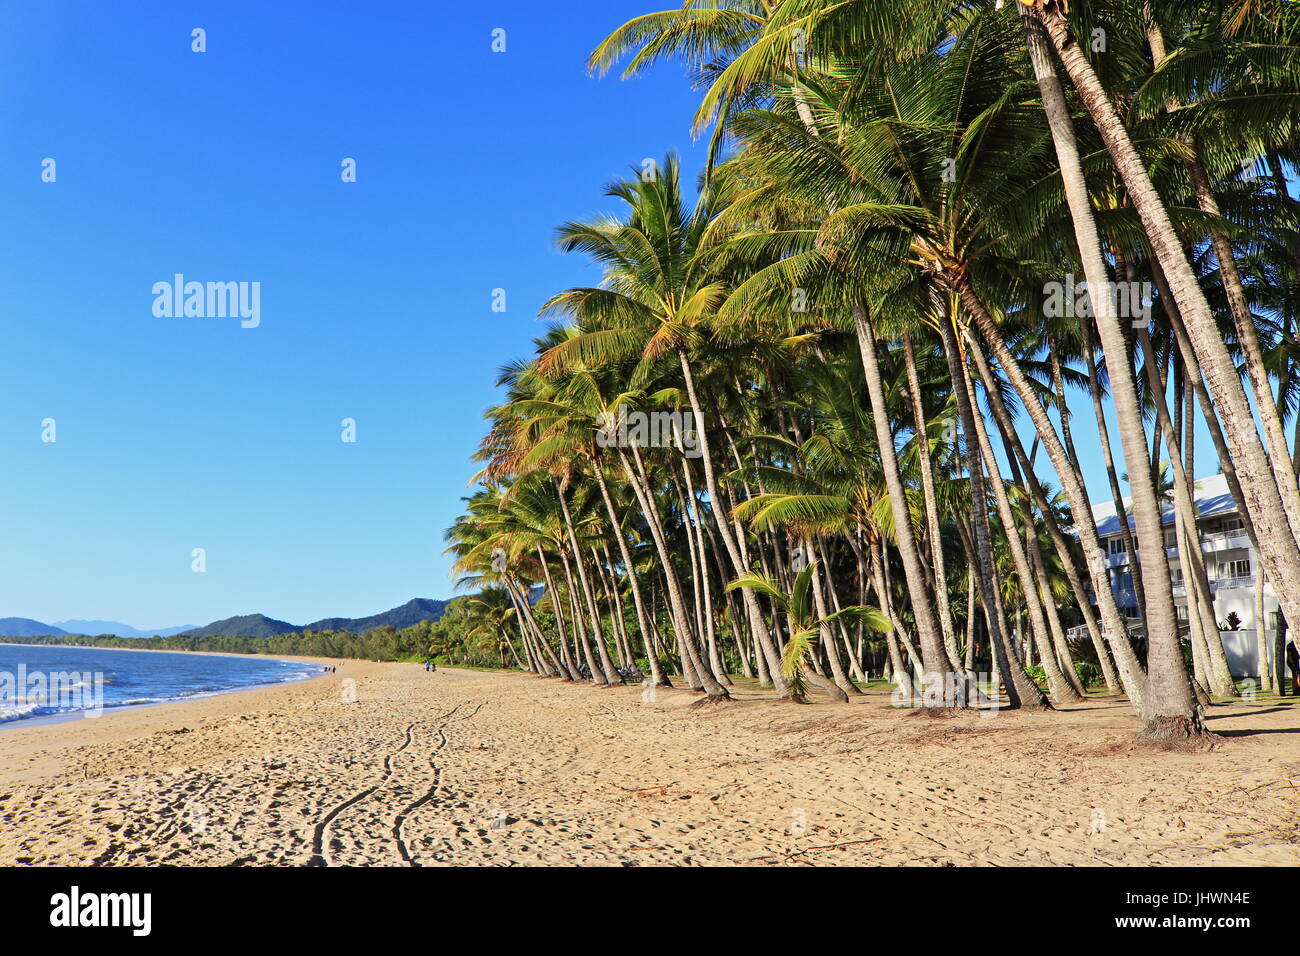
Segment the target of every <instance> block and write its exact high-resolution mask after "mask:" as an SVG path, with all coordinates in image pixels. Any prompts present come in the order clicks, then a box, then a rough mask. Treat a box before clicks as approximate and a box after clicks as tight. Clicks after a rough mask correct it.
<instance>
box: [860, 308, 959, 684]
mask: <svg viewBox="0 0 1300 956" xmlns="http://www.w3.org/2000/svg"><path fill="white" fill-rule="evenodd" d="M853 324H854V329H855V331H856V333H857V339H858V350H859V351H860V352H861V353H862V367H863V373H864V375H865V377H866V381H867V396H868V400H869V402H870V405H871V418H872V422H873V424H874V425H875V431H876V443H877V445H878V446H879V452H880V463H881V467H882V469H883V471H884V473H885V486H886V488H887V489H888V491H889V503H890V508H891V509H892V510H893V513H894V524H895V526H896V527H895V534H896V545H897V547H898V553H899V555H900V557H901V558H902V560H903V574H904V576H905V577H906V578H907V588H908V597H909V598H910V600H911V603H912V616H913V617H914V618H915V620H916V633H917V638H918V640H919V641H920V643H921V663H922V667H923V669H924V675H923V680H924V682H925V686H926V687H927V688H938V689H943V688H946V687H948V686H949V675H950V674H952V673H953V664H952V662H951V661H949V659H948V652H947V649H946V648H945V647H944V644H943V634H942V631H941V630H940V627H939V621H938V618H937V617H936V615H935V611H934V605H933V603H932V602H931V600H930V596H929V594H928V593H927V592H926V580H925V572H924V570H923V569H922V567H921V553H920V550H919V549H918V548H917V544H916V535H915V533H914V532H913V531H912V517H911V515H910V514H909V509H908V505H907V495H906V491H905V490H904V488H903V476H902V473H901V472H900V471H899V468H898V453H897V452H896V451H895V449H894V436H893V434H892V433H891V432H890V430H889V416H888V405H887V403H886V401H885V386H884V382H883V381H882V379H881V376H880V362H879V360H878V358H877V356H876V332H875V328H874V327H873V326H872V323H871V316H870V313H869V312H868V311H867V309H866V307H865V306H864V305H862V304H861V303H859V302H855V303H853ZM947 696H948V695H947V693H946V691H944V692H943V693H940V694H937V695H936V694H935V693H933V692H932V693H930V694H927V695H926V697H927V699H929V700H933V699H935V697H941V698H946V697H947ZM945 703H946V704H947V705H948V706H965V703H966V701H965V695H964V694H963V695H961V700H960V701H945Z"/></svg>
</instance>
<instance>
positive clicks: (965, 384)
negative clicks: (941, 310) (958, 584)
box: [939, 319, 1059, 710]
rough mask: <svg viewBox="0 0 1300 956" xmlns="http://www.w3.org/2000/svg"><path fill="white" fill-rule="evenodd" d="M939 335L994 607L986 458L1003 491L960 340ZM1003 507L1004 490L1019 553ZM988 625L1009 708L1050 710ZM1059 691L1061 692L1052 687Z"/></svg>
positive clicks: (979, 560) (978, 554)
mask: <svg viewBox="0 0 1300 956" xmlns="http://www.w3.org/2000/svg"><path fill="white" fill-rule="evenodd" d="M939 334H940V336H941V337H942V340H943V352H944V358H945V359H946V360H947V363H948V376H949V378H950V379H951V380H952V390H953V397H954V398H955V399H956V401H957V416H958V418H959V419H960V420H961V430H962V434H963V435H964V436H965V438H966V473H967V474H968V475H969V476H970V490H971V523H972V525H973V528H972V532H973V535H974V541H973V542H971V544H972V551H973V555H972V557H973V559H974V561H975V567H976V569H977V576H978V578H979V582H980V592H981V598H982V600H983V602H984V606H985V607H986V608H992V607H994V606H995V604H996V602H997V595H996V590H997V583H996V582H997V571H996V569H995V568H994V566H993V533H992V529H991V527H990V525H989V515H988V494H987V492H986V491H985V488H984V459H985V458H987V460H988V463H989V471H990V472H991V473H993V480H994V482H995V485H994V487H995V488H998V489H1001V484H1000V482H999V478H998V476H997V475H996V469H997V459H996V458H994V457H993V455H992V449H991V448H987V447H986V446H988V435H987V434H986V433H985V431H984V429H983V423H982V422H981V421H979V419H978V418H977V417H976V414H975V403H974V390H973V389H972V387H971V383H970V376H969V375H968V374H967V372H966V363H965V362H964V361H962V358H961V349H960V346H959V344H958V342H957V336H956V335H955V334H954V332H953V330H952V326H951V325H950V324H949V323H948V321H947V319H943V320H941V321H940V322H939ZM1005 503H1006V491H1005V489H1002V490H1001V494H1000V495H999V496H998V508H999V512H1000V513H1001V514H1002V520H1003V524H1004V526H1005V527H1006V530H1007V539H1008V541H1009V542H1010V543H1011V544H1012V546H1013V548H1018V547H1019V545H1018V543H1017V541H1016V526H1015V522H1014V521H1012V520H1011V515H1010V509H1009V508H1008V509H1007V510H1006V511H1005V512H1003V511H1002V509H1003V506H1004V505H1005ZM1020 557H1021V558H1022V559H1023V557H1024V553H1023V551H1021V552H1020ZM1017 567H1019V564H1017ZM1021 581H1022V582H1027V581H1029V578H1028V577H1022V578H1021ZM1026 593H1028V592H1026ZM988 622H989V625H990V627H989V644H990V645H991V647H992V649H993V657H994V660H995V661H996V662H997V668H998V673H999V674H1000V675H1001V677H1002V680H1003V682H1004V683H1005V684H1006V689H1007V700H1008V705H1009V706H1010V707H1011V708H1017V707H1027V708H1030V709H1034V710H1041V709H1045V708H1047V707H1048V706H1049V705H1048V703H1047V699H1046V698H1045V697H1044V696H1043V692H1042V691H1041V690H1040V689H1039V688H1038V685H1037V684H1035V683H1034V682H1033V681H1032V680H1031V679H1030V677H1029V675H1028V674H1026V673H1025V671H1024V668H1022V667H1020V666H1019V663H1018V662H1017V661H1016V656H1015V653H1014V651H1013V650H1012V649H1011V646H1010V635H1009V634H1008V633H1007V632H1006V629H1005V627H1004V626H1003V624H1002V622H1001V621H999V620H997V619H996V618H995V617H993V616H990V617H989V618H988ZM1049 686H1050V685H1049ZM1056 689H1059V687H1058V688H1054V690H1056Z"/></svg>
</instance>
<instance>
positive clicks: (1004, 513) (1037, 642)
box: [961, 362, 1080, 704]
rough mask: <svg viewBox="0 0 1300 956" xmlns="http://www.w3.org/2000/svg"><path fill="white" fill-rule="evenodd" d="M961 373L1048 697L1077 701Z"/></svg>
mask: <svg viewBox="0 0 1300 956" xmlns="http://www.w3.org/2000/svg"><path fill="white" fill-rule="evenodd" d="M961 373H962V383H961V384H962V387H963V388H964V389H965V391H966V395H967V400H968V401H969V402H970V406H971V409H972V416H971V417H972V424H973V425H974V427H975V437H976V439H977V440H978V441H979V448H980V454H981V455H982V456H983V458H984V462H985V464H986V465H987V466H988V470H989V484H990V486H992V488H993V500H994V503H995V504H996V505H997V509H998V517H999V518H1000V519H1001V521H1002V528H1003V531H1004V537H1005V538H1006V540H1007V549H1008V550H1009V551H1010V552H1011V562H1012V564H1013V565H1014V566H1015V569H1016V577H1018V578H1019V579H1020V593H1021V594H1022V595H1024V599H1025V610H1026V611H1027V612H1028V617H1029V633H1030V637H1031V638H1032V640H1033V642H1034V646H1035V647H1036V648H1037V649H1038V656H1039V658H1040V659H1041V660H1042V667H1043V674H1044V675H1045V676H1046V677H1047V689H1048V692H1049V693H1050V694H1051V695H1052V700H1054V701H1055V702H1056V703H1058V704H1059V703H1070V702H1073V701H1077V700H1079V697H1080V695H1079V693H1078V692H1077V691H1076V690H1075V688H1074V687H1073V685H1071V683H1070V682H1069V680H1068V679H1067V678H1066V676H1065V674H1064V673H1062V671H1061V665H1060V664H1059V663H1057V660H1056V655H1055V654H1054V653H1053V650H1052V642H1051V634H1050V632H1049V631H1048V626H1047V619H1046V615H1045V613H1044V611H1043V603H1042V599H1041V597H1040V595H1039V592H1038V581H1037V577H1036V575H1035V574H1034V570H1033V567H1032V565H1031V564H1030V562H1029V556H1028V554H1027V553H1026V550H1025V544H1024V542H1023V541H1021V540H1020V532H1019V529H1018V526H1017V524H1016V516H1015V512H1014V511H1013V510H1012V508H1011V499H1010V497H1009V496H1008V495H1007V488H1006V482H1004V481H1003V480H1002V474H1001V472H999V471H998V466H997V461H998V460H997V457H996V456H995V455H994V453H993V443H992V442H991V441H989V435H988V429H987V428H985V427H984V420H983V417H982V416H977V415H974V414H973V410H974V408H975V385H974V383H973V382H972V381H971V378H970V374H969V369H968V366H967V365H966V364H965V363H964V362H963V363H962V365H961Z"/></svg>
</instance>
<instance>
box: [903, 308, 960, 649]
mask: <svg viewBox="0 0 1300 956" xmlns="http://www.w3.org/2000/svg"><path fill="white" fill-rule="evenodd" d="M903 363H904V365H905V366H906V369H907V392H908V397H909V398H910V399H911V405H912V423H913V428H914V429H915V433H916V451H917V458H918V460H919V461H920V464H921V469H920V470H921V494H922V501H923V502H924V507H925V524H926V537H927V538H928V539H929V545H930V564H931V567H933V568H934V581H935V588H934V594H935V600H936V601H937V602H938V605H939V607H938V613H939V627H940V628H941V629H942V631H943V644H944V647H945V648H946V649H947V651H948V658H949V659H950V660H951V661H952V662H953V666H954V667H955V666H957V664H958V662H959V661H960V660H961V654H960V653H959V652H958V650H957V635H956V633H955V632H954V630H953V624H952V605H951V603H950V602H949V600H948V569H947V567H946V565H945V562H944V559H943V539H942V538H941V537H940V534H939V500H938V498H937V497H936V496H935V493H934V467H933V465H932V463H931V461H930V438H929V435H928V434H927V432H926V427H925V409H924V407H923V406H922V403H921V379H920V376H919V375H918V374H917V370H916V349H915V348H913V346H912V337H911V336H910V335H909V334H907V333H906V332H904V333H903Z"/></svg>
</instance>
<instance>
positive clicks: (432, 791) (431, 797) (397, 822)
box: [393, 701, 487, 866]
mask: <svg viewBox="0 0 1300 956" xmlns="http://www.w3.org/2000/svg"><path fill="white" fill-rule="evenodd" d="M486 703H487V701H480V702H479V705H478V706H477V707H475V708H474V710H473V712H472V713H469V714H466V715H465V717H464V718H463V719H464V720H473V719H474V717H475V716H477V714H478V712H479V711H480V710H482V709H483V705H484V704H486ZM461 706H463V705H457V706H456V707H454V708H452V710H451V712H450V713H447V714H445V715H443V718H442V723H441V724H440V725H439V726H438V745H437V746H436V747H434V748H433V750H432V751H430V752H429V766H430V767H432V768H433V785H432V786H431V787H429V789H428V790H427V791H426V792H425V794H424V796H422V797H420V799H418V800H416V801H415V802H414V803H412V804H410V805H409V806H408V807H407V808H406V809H405V810H403V811H402V812H401V813H399V814H398V815H397V816H396V817H395V818H394V819H393V839H394V840H396V841H397V852H398V853H400V854H401V855H402V860H403V861H405V862H406V863H407V864H408V865H410V866H423V864H421V863H417V862H416V860H415V858H414V857H413V856H411V853H410V850H409V849H408V848H407V846H406V840H405V839H404V838H403V837H402V825H403V824H405V823H406V819H407V817H409V816H410V815H411V814H412V813H414V812H415V811H416V810H419V809H420V808H421V807H423V806H424V805H426V804H428V803H431V802H433V801H435V800H437V799H439V798H438V790H439V789H441V787H442V768H441V767H439V766H438V762H437V760H436V759H435V758H436V757H437V756H438V753H439V752H440V751H441V750H442V749H443V748H444V747H446V746H447V725H448V724H450V723H451V717H452V714H455V713H456V711H458V710H460V708H461Z"/></svg>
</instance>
